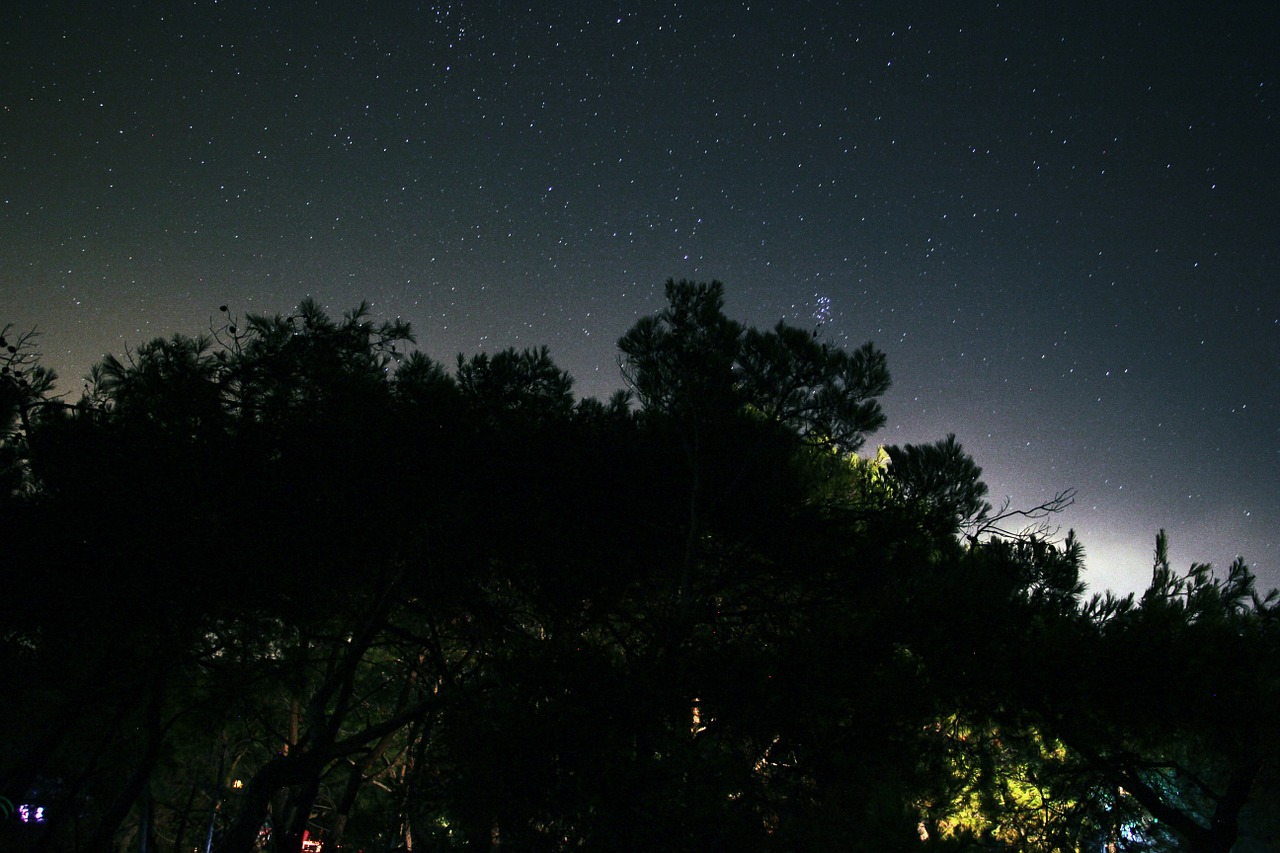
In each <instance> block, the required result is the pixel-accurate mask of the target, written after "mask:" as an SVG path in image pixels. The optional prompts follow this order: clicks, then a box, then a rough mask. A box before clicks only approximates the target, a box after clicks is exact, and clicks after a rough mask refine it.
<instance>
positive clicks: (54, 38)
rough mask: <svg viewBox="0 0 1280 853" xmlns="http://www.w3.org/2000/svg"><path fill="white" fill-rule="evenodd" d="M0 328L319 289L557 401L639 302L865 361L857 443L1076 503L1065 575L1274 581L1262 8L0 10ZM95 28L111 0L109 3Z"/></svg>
mask: <svg viewBox="0 0 1280 853" xmlns="http://www.w3.org/2000/svg"><path fill="white" fill-rule="evenodd" d="M25 5H27V6H31V7H35V6H37V5H39V6H42V7H43V8H21V9H18V10H16V11H9V12H7V13H6V25H5V26H3V27H0V33H2V35H0V40H2V41H3V47H4V58H3V60H0V61H2V62H3V69H4V70H3V73H2V74H0V109H2V110H3V112H2V113H0V259H3V264H2V265H0V276H2V278H0V321H5V322H14V323H16V324H19V325H24V324H25V325H27V326H30V325H38V326H39V327H40V329H41V331H42V345H43V348H44V351H45V354H46V360H47V361H48V362H49V364H50V365H51V366H53V367H55V368H56V369H57V370H58V371H59V373H60V374H62V376H63V383H62V387H63V388H64V389H66V390H68V391H71V392H72V393H74V392H75V391H76V390H77V388H78V385H79V383H78V380H77V377H79V376H80V375H82V374H83V373H84V372H85V370H86V369H87V367H88V366H89V364H91V363H92V362H93V361H95V360H96V359H97V358H99V357H100V356H101V355H102V354H103V353H104V352H107V351H112V352H120V351H122V350H124V349H125V348H126V347H128V346H132V345H136V344H138V343H140V342H143V341H145V340H147V339H149V338H151V337H153V336H156V335H167V334H170V333H172V332H174V331H185V332H196V331H199V330H201V329H203V328H206V327H207V326H208V324H209V323H210V318H211V317H212V316H213V315H214V314H215V313H216V311H217V306H219V305H220V304H229V305H231V306H233V310H236V311H239V312H245V311H255V312H276V311H287V310H288V309H289V308H290V306H292V305H293V304H294V303H296V301H297V300H298V299H300V298H301V297H303V296H305V295H312V296H315V297H317V298H318V299H320V300H321V301H322V302H323V303H325V304H328V305H330V306H331V307H332V308H333V309H334V310H335V311H341V310H343V309H345V308H348V307H351V306H352V305H354V304H355V303H357V302H358V301H360V300H361V299H367V300H369V301H370V302H372V303H373V306H374V311H375V313H378V314H381V315H384V316H402V317H404V318H406V319H408V320H410V321H411V322H412V323H413V324H414V326H415V328H416V329H417V331H418V333H419V338H420V343H421V345H422V346H423V348H424V349H426V350H427V351H428V352H429V353H431V354H432V355H434V356H436V357H438V358H442V359H448V358H450V357H451V356H452V354H453V353H455V352H458V351H463V352H468V353H469V352H474V351H477V350H481V349H496V348H501V347H505V346H517V347H523V346H535V345H541V344H547V345H549V346H550V347H551V348H552V353H553V355H554V356H555V357H556V359H557V361H558V362H559V363H560V364H562V365H563V366H565V367H566V368H568V369H569V370H570V372H572V373H573V374H574V376H575V377H576V378H577V380H578V390H579V392H580V393H582V394H584V395H605V394H607V393H609V392H610V391H612V390H613V389H615V388H616V387H618V386H619V385H620V382H621V380H620V378H619V375H618V371H617V365H616V357H615V343H616V341H617V338H618V337H619V336H620V335H621V334H622V332H623V331H625V330H626V328H627V327H628V326H630V324H631V323H633V322H634V321H635V319H636V318H637V317H639V316H642V315H644V314H648V313H651V312H653V311H655V310H657V308H658V307H660V304H661V293H662V287H661V286H662V283H663V282H664V281H665V280H666V279H667V278H671V277H674V278H694V279H703V280H709V279H712V278H714V279H719V280H722V281H724V282H725V284H726V288H727V292H728V297H729V305H728V310H729V313H730V314H731V315H733V316H735V317H738V318H741V319H743V320H745V321H747V322H751V323H756V324H768V325H771V324H773V323H774V322H776V321H777V320H778V319H780V318H783V319H787V320H788V321H790V322H793V323H797V324H801V325H821V326H822V329H823V333H824V334H825V335H827V336H828V337H830V338H831V339H833V340H835V341H837V342H841V343H848V344H850V345H856V344H860V343H861V342H862V341H864V340H868V339H870V340H874V341H875V342H876V343H877V344H878V345H879V346H881V347H882V348H883V349H885V350H886V351H887V353H888V355H889V359H890V368H891V371H892V373H893V375H894V380H895V386H894V389H893V390H892V391H891V392H890V394H889V396H888V397H887V399H886V400H885V405H886V409H887V411H888V414H889V417H890V423H889V426H888V427H887V428H886V430H885V431H884V432H883V433H882V434H881V436H880V438H881V440H883V441H885V442H892V443H898V442H904V441H927V440H933V439H936V438H939V437H941V436H942V435H945V434H946V433H947V432H955V433H956V434H957V435H958V437H959V438H960V440H961V441H962V442H963V443H964V444H965V446H966V448H967V449H969V450H970V451H971V452H972V453H973V454H974V455H975V456H976V458H977V459H978V461H979V462H980V463H981V464H982V465H983V466H984V468H985V469H986V473H987V480H988V482H989V484H990V486H991V489H992V492H993V493H994V494H995V495H996V496H1003V495H1009V496H1010V497H1011V498H1012V499H1013V501H1014V503H1015V504H1021V505H1028V504H1034V503H1038V502H1039V501H1041V500H1043V499H1045V498H1047V497H1049V496H1050V495H1052V494H1053V493H1054V492H1056V491H1058V490H1061V489H1064V488H1069V487H1074V488H1076V489H1077V490H1078V499H1077V503H1076V505H1075V506H1073V507H1072V508H1071V510H1069V511H1068V512H1067V513H1065V514H1064V515H1063V517H1062V519H1061V521H1062V523H1063V525H1064V527H1065V526H1073V527H1075V528H1076V529H1077V531H1078V532H1079V533H1080V535H1081V537H1082V539H1083V540H1084V542H1085V545H1086V547H1087V548H1088V549H1089V550H1090V554H1091V559H1090V574H1089V577H1088V579H1089V580H1090V582H1091V584H1092V585H1093V586H1095V587H1104V586H1112V587H1119V588H1134V587H1138V586H1140V585H1142V584H1143V583H1144V581H1145V579H1146V576H1147V573H1148V571H1149V567H1150V559H1149V554H1150V550H1151V542H1152V541H1153V538H1154V534H1155V531H1156V530H1157V529H1158V528H1159V527H1162V526H1163V527H1167V528H1169V531H1170V534H1171V537H1172V540H1173V544H1174V556H1175V558H1178V559H1180V560H1181V561H1182V562H1184V563H1185V562H1186V561H1188V560H1190V559H1203V560H1212V561H1213V562H1215V563H1217V564H1222V563H1225V562H1228V561H1229V560H1230V559H1232V558H1233V557H1234V555H1235V554H1236V553H1237V552H1240V553H1243V554H1244V555H1245V556H1246V557H1247V558H1248V559H1249V560H1250V562H1251V563H1252V564H1253V565H1255V566H1256V567H1257V569H1258V570H1259V572H1260V573H1261V575H1262V576H1263V578H1264V580H1265V581H1266V582H1267V583H1268V584H1277V583H1280V562H1277V556H1278V555H1280V545H1278V544H1277V539H1276V535H1277V534H1276V532H1275V531H1276V529H1277V527H1278V526H1280V490H1277V489H1276V486H1275V484H1276V483H1277V482H1280V449H1278V448H1280V441H1277V439H1280V435H1278V433H1280V393H1278V392H1280V355H1277V354H1278V353H1280V296H1277V295H1276V290H1275V285H1276V284H1277V282H1276V272H1277V259H1276V249H1275V247H1276V246H1277V245H1280V239H1278V235H1277V233H1276V226H1275V222H1276V209H1275V199H1276V198H1277V197H1280V167H1278V166H1277V163H1280V150H1278V149H1280V145H1278V140H1280V134H1278V133H1277V130H1278V115H1277V102H1276V97H1275V92H1276V88H1277V85H1280V75H1278V73H1277V71H1278V66H1280V60H1278V59H1277V52H1276V51H1275V49H1274V45H1275V44H1276V43H1277V41H1278V40H1280V26H1278V25H1277V24H1278V21H1277V13H1275V12H1271V11H1266V10H1264V9H1262V8H1261V7H1260V6H1259V7H1258V8H1254V6H1255V5H1256V4H1240V5H1238V6H1233V7H1232V8H1230V9H1227V10H1222V9H1218V8H1212V9H1211V8H1209V7H1205V8H1202V9H1195V10H1189V11H1188V10H1178V9H1175V8H1172V7H1169V6H1167V5H1159V4H1141V3H1139V4H1115V5H1114V6H1105V7H1103V6H1099V7H1098V8H1096V9H1095V8H1092V7H1090V8H1086V7H1082V6H1079V5H1076V4H1067V5H1061V4H1043V6H1042V5H1041V4H1036V5H1035V6H1033V7H1028V6H1025V5H1023V4H1006V3H997V2H977V3H966V4H952V5H948V6H945V7H944V6H940V5H938V4H932V3H915V2H905V3H904V2H893V3H890V2H883V3H881V2H872V3H866V4H831V3H822V2H798V3H782V2H745V0H744V2H729V0H718V1H717V2H710V3H680V2H666V3H661V2H634V0H621V1H620V2H615V3H598V2H580V1H579V2H574V1H573V0H570V2H555V3H552V2H545V3H543V2H539V3H528V2H527V3H524V4H514V3H505V2H501V3H500V2H497V0H493V2H480V3H461V2H437V3H426V4H418V3H399V2H395V3H386V4H362V3H337V2H318V3H313V4H299V3H279V4H268V3H248V2H215V1H214V0H201V2H187V3H181V4H176V3H175V4H163V8H161V7H155V8H152V7H149V6H147V4H140V5H138V6H130V7H125V6H124V4H94V5H84V6H77V5H74V4H25ZM115 6H120V8H113V7H115Z"/></svg>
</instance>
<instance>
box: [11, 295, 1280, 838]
mask: <svg viewBox="0 0 1280 853" xmlns="http://www.w3.org/2000/svg"><path fill="white" fill-rule="evenodd" d="M722 296H723V294H722V290H721V287H720V285H719V284H711V285H703V284H693V283H688V282H680V283H674V282H671V283H668V287H667V297H668V305H667V307H666V308H664V309H663V310H662V311H661V312H659V313H658V314H657V315H655V316H653V317H649V318H645V319H643V320H641V321H639V322H638V323H637V324H636V325H635V326H634V327H633V328H632V329H631V330H630V331H628V332H627V333H626V335H624V336H623V338H622V339H621V341H620V342H619V349H620V353H621V354H620V363H621V366H622V373H623V376H624V379H625V381H626V384H627V388H628V390H627V391H625V392H621V393H619V394H618V395H616V396H615V397H614V398H612V399H610V400H609V401H607V402H601V401H597V400H578V399H576V398H575V397H574V395H573V391H572V380H571V378H570V377H569V375H568V374H567V373H565V372H564V371H563V370H561V369H560V368H559V367H557V366H556V365H555V363H554V362H553V361H552V359H551V357H550V355H549V353H548V351H547V350H546V349H545V348H544V349H537V350H524V351H516V350H506V351H502V352H497V353H491V354H481V355H476V356H472V357H462V356H459V358H458V361H457V363H456V364H455V365H453V366H452V367H451V368H446V367H445V366H444V365H441V364H439V363H437V362H435V361H433V360H431V359H429V358H427V357H426V356H425V355H423V354H422V353H421V352H420V351H418V350H416V349H415V348H414V338H413V335H412V332H411V330H410V329H409V327H408V326H407V325H405V324H403V323H400V322H384V323H378V322H375V321H373V320H372V319H371V318H370V317H369V316H368V313H367V309H365V308H363V307H361V308H359V309H357V310H355V311H353V312H351V313H349V314H346V315H344V316H343V317H341V318H332V317H330V316H328V315H327V314H326V313H325V312H324V311H322V310H321V309H320V308H319V307H318V306H317V305H316V304H314V303H312V302H304V303H303V304H302V305H300V306H299V308H298V310H297V311H296V313H295V314H293V315H291V316H287V317H283V316H276V317H266V316H253V315H251V316H249V317H247V318H244V319H239V318H235V317H233V316H232V315H231V314H230V313H229V312H226V309H223V311H224V313H223V315H222V319H221V320H220V322H219V324H217V327H216V328H215V329H214V330H213V331H211V333H210V334H208V335H205V336H197V337H186V336H183V335H175V336H174V337H172V338H169V339H157V340H155V341H152V342H150V343H148V344H145V345H142V346H140V347H139V348H138V349H136V350H134V351H132V352H130V353H128V354H127V355H126V356H125V357H123V358H117V357H112V356H108V357H107V358H105V359H104V360H103V361H102V362H101V363H100V364H98V365H96V366H95V367H94V368H93V370H92V372H91V374H90V377H89V384H88V386H87V389H86V393H85V396H84V398H83V399H82V400H80V401H79V402H78V403H75V404H68V403H65V402H63V401H60V400H58V399H54V398H52V397H51V396H50V394H51V391H52V388H53V382H54V377H53V376H52V374H50V373H49V372H48V371H46V370H44V369H43V368H41V367H40V366H39V360H38V356H37V355H36V349H35V345H36V340H35V338H34V336H32V335H30V334H28V335H15V334H14V333H13V330H12V329H8V328H6V329H5V330H4V338H5V339H4V340H0V348H2V349H3V351H2V352H0V503H2V506H0V525H2V529H0V536H2V539H0V541H2V542H3V550H2V552H0V558H2V559H3V561H4V596H3V598H2V599H0V678H2V679H3V681H2V683H3V684H4V685H5V690H4V696H5V701H4V703H3V705H0V733H2V734H0V795H2V796H3V797H5V798H6V800H3V801H0V806H3V805H5V804H6V803H11V804H13V805H14V806H15V808H16V807H18V806H22V807H23V810H22V811H21V812H20V813H19V812H18V811H15V812H14V813H13V814H11V815H9V816H8V818H7V819H5V820H0V847H2V848H3V849H6V850H8V849H13V850H20V851H62V850H76V851H80V850H83V851H93V853H98V851H110V850H119V851H126V850H143V851H166V853H167V851H175V853H176V851H191V850H199V851H205V850H209V851H218V853H246V851H250V850H257V849H270V850H280V851H298V850H301V849H302V848H303V845H304V839H307V841H308V842H309V843H311V842H317V841H318V842H321V843H323V845H324V849H325V850H330V851H331V850H365V851H375V850H376V851H390V850H426V851H432V850H441V851H443V850H479V849H494V848H501V849H504V850H512V851H558V850H635V851H684V850H687V851H695V850H696V851H715V850H723V851H742V850H761V851H811V850H825V849H865V850H885V851H893V850H961V849H991V848H997V849H1009V850H1027V851H1031V850H1095V851H1096V850H1101V849H1106V850H1138V849H1150V850H1168V849H1184V850H1188V851H1197V853H1211V852H1212V853H1225V851H1228V850H1232V849H1268V848H1267V847H1266V846H1265V845H1267V844H1273V845H1274V844H1275V832H1276V814H1275V812H1276V798H1277V794H1278V792H1280V786H1278V785H1277V758H1278V757H1280V734H1277V729H1276V726H1275V720H1276V719H1277V716H1278V714H1277V712H1278V711H1280V701H1278V694H1280V648H1278V644H1280V626H1278V624H1277V620H1278V618H1280V610H1278V609H1277V606H1276V603H1275V595H1274V594H1272V595H1271V596H1268V597H1265V598H1264V597H1261V596H1259V595H1258V593H1257V592H1256V590H1255V589H1254V579H1253V577H1252V575H1251V574H1250V572H1249V570H1248V569H1247V568H1246V566H1245V565H1244V563H1243V562H1237V563H1236V564H1235V565H1233V566H1231V567H1230V568H1229V570H1228V571H1227V573H1226V574H1225V575H1218V574H1215V573H1214V572H1213V571H1212V570H1211V569H1210V568H1209V567H1207V566H1201V565H1196V566H1193V567H1192V568H1191V569H1190V570H1189V571H1188V572H1186V573H1180V572H1178V571H1176V570H1174V569H1173V567H1171V566H1170V565H1169V562H1168V559H1167V546H1166V542H1165V539H1164V536H1163V534H1161V536H1160V537H1159V538H1158V540H1157V549H1156V555H1155V570H1154V572H1153V580H1152V584H1151V586H1150V588H1149V589H1148V590H1147V591H1146V592H1145V593H1144V594H1143V595H1142V596H1141V597H1134V596H1130V597H1127V598H1117V597H1114V596H1110V595H1107V596H1102V597H1093V598H1088V599H1086V598H1085V597H1084V586H1083V584H1082V582H1081V580H1080V573H1081V570H1082V565H1083V549H1082V548H1081V546H1080V544H1079V543H1078V542H1076V541H1075V539H1074V537H1072V536H1068V537H1067V538H1066V539H1065V540H1062V541H1057V540H1054V539H1053V538H1052V537H1050V536H1049V535H1048V534H1047V532H1046V531H1045V530H1044V529H1042V528H1038V527H1032V528H1027V529H1025V530H1020V529H1015V528H1016V526H1017V521H1018V519H1024V520H1028V521H1040V520H1041V519H1042V518H1043V516H1044V514H1045V513H1048V512H1052V511H1053V510H1054V509H1056V508H1058V507H1060V506H1061V505H1063V504H1064V503H1065V502H1067V501H1069V499H1070V495H1069V493H1067V494H1064V495H1060V496H1057V497H1056V498H1054V499H1051V500H1050V501H1048V502H1046V504H1045V505H1043V506H1042V507H1039V508H1034V509H1030V510H1027V511H1025V512H1021V513H1020V512H1010V511H1009V509H1008V507H1002V508H999V509H995V508H993V507H992V506H991V505H990V504H988V503H987V502H986V491H987V490H986V486H985V485H984V484H983V483H982V481H981V469H980V468H979V467H978V465H977V464H976V463H975V462H974V460H973V459H972V458H971V457H969V456H968V455H967V454H966V453H965V452H964V450H963V448H962V447H961V446H960V445H959V444H958V443H957V442H956V441H955V439H954V437H948V438H945V439H943V440H941V441H939V442H936V443H934V444H928V445H917V446H905V447H888V448H883V449H881V450H880V451H879V452H878V453H875V454H870V453H866V452H864V453H863V455H861V456H859V455H857V452H858V451H860V450H863V449H864V448H865V447H866V441H867V439H868V438H869V437H871V436H872V435H874V433H875V431H876V430H877V429H878V428H879V427H880V426H881V425H882V424H883V422H884V415H883V413H882V411H881V408H880V404H879V402H878V398H879V397H880V396H881V395H883V394H884V392H885V391H886V390H887V389H888V387H889V373H888V369H887V365H886V361H885V357H884V355H883V353H881V352H880V351H879V350H877V349H876V348H875V347H874V346H872V345H870V344H867V345H865V346H863V347H861V348H858V349H856V350H845V349H842V348H839V347H835V346H832V345H831V344H829V343H826V342H824V341H822V340H821V339H820V337H819V336H818V335H817V334H816V333H814V332H811V331H809V330H804V329H798V328H795V327H791V326H788V325H786V324H779V325H778V326H777V327H775V328H774V329H771V330H767V331H765V330H758V329H750V328H744V327H743V326H742V325H740V324H738V323H736V322H734V321H732V320H731V319H729V318H728V317H726V316H725V315H724V313H723V301H722ZM37 810H38V813H37ZM0 817H3V809H0ZM24 818H25V820H24ZM1267 839H1270V841H1268V840H1267ZM1249 845H1263V846H1257V847H1250V846H1249Z"/></svg>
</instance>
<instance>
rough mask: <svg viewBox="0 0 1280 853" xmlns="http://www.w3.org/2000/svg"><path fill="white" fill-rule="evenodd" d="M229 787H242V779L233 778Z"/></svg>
mask: <svg viewBox="0 0 1280 853" xmlns="http://www.w3.org/2000/svg"><path fill="white" fill-rule="evenodd" d="M231 787H233V788H243V787H244V782H243V781H242V780H240V779H233V780H232V781H231Z"/></svg>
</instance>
